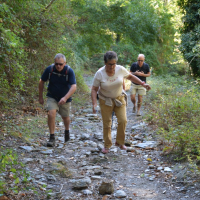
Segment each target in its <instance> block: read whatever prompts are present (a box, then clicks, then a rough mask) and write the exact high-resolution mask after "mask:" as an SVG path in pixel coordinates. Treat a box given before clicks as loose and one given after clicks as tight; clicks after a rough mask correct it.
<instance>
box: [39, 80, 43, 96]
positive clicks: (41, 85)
mask: <svg viewBox="0 0 200 200" xmlns="http://www.w3.org/2000/svg"><path fill="white" fill-rule="evenodd" d="M43 91H44V82H43V81H41V80H40V82H39V97H42V96H43Z"/></svg>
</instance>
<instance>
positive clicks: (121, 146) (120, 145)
mask: <svg viewBox="0 0 200 200" xmlns="http://www.w3.org/2000/svg"><path fill="white" fill-rule="evenodd" d="M115 145H116V146H117V147H119V148H120V149H121V150H126V149H127V148H126V146H125V145H124V144H118V143H117V142H115Z"/></svg>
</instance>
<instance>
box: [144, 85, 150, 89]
mask: <svg viewBox="0 0 200 200" xmlns="http://www.w3.org/2000/svg"><path fill="white" fill-rule="evenodd" d="M143 87H144V88H146V89H147V90H150V89H151V86H150V85H149V84H144V85H143Z"/></svg>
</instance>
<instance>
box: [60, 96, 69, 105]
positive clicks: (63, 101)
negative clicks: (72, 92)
mask: <svg viewBox="0 0 200 200" xmlns="http://www.w3.org/2000/svg"><path fill="white" fill-rule="evenodd" d="M66 101H67V100H66V99H65V98H64V97H63V98H61V99H60V101H59V102H58V105H63V104H65V103H66Z"/></svg>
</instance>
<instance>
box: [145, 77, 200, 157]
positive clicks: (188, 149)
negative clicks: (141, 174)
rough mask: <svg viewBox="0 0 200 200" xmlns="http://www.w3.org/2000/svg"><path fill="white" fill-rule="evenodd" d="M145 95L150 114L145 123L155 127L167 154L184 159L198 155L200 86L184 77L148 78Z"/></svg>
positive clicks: (199, 139) (199, 144) (199, 145)
mask: <svg viewBox="0 0 200 200" xmlns="http://www.w3.org/2000/svg"><path fill="white" fill-rule="evenodd" d="M149 83H150V85H151V86H152V90H150V91H149V92H148V100H146V101H148V102H150V103H148V102H146V103H147V104H148V106H149V109H150V112H149V113H150V114H148V115H147V121H149V123H151V124H154V125H156V127H157V130H158V133H159V134H160V137H161V138H162V139H163V140H164V141H165V143H166V146H168V148H167V150H169V149H170V150H171V152H173V153H176V154H178V156H180V157H183V158H185V157H187V156H188V155H192V154H193V153H194V152H200V136H199V130H200V125H199V118H200V105H199V98H200V86H199V84H198V82H196V81H195V80H193V79H191V78H189V77H186V76H182V77H181V76H178V77H172V76H170V75H167V76H165V77H156V78H155V77H151V78H149Z"/></svg>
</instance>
